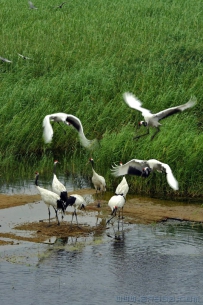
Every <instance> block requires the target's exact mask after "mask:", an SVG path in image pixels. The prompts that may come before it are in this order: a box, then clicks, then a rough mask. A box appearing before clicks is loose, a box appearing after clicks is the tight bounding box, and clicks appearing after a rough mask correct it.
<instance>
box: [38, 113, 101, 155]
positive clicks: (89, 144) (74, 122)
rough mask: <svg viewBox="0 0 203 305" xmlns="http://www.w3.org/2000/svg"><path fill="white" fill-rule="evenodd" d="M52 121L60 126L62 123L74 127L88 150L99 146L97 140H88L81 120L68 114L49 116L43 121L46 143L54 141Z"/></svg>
mask: <svg viewBox="0 0 203 305" xmlns="http://www.w3.org/2000/svg"><path fill="white" fill-rule="evenodd" d="M50 121H53V122H57V123H59V124H60V122H62V123H64V124H66V125H71V126H73V127H74V128H75V129H76V130H77V132H78V135H79V139H80V142H81V144H82V145H83V146H84V147H85V148H88V149H94V148H95V147H96V145H97V139H94V140H88V139H87V138H86V136H85V134H84V132H83V126H82V123H81V121H80V119H79V118H77V117H76V116H74V115H72V114H66V113H62V112H59V113H53V114H48V115H46V116H45V117H44V119H43V128H44V130H43V138H44V141H45V143H49V142H51V140H52V137H53V128H52V125H51V123H50Z"/></svg>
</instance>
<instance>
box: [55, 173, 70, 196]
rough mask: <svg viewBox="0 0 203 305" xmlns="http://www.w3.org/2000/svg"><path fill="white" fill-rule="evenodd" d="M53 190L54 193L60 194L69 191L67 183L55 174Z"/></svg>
mask: <svg viewBox="0 0 203 305" xmlns="http://www.w3.org/2000/svg"><path fill="white" fill-rule="evenodd" d="M52 190H53V192H54V193H56V194H58V195H59V196H60V194H61V192H67V190H66V187H65V185H63V183H61V182H60V181H59V180H58V178H57V176H56V175H55V174H53V180H52Z"/></svg>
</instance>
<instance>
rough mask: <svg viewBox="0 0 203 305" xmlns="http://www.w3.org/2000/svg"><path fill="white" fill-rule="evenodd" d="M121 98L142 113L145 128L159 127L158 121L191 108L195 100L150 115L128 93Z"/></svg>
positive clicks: (135, 98) (137, 100)
mask: <svg viewBox="0 0 203 305" xmlns="http://www.w3.org/2000/svg"><path fill="white" fill-rule="evenodd" d="M123 98H124V101H125V102H126V104H127V105H128V106H129V107H131V108H133V109H136V110H138V111H140V112H141V113H142V116H143V117H144V119H145V122H146V123H147V126H150V127H159V126H160V125H161V124H160V123H159V120H162V119H164V118H166V117H168V116H170V115H172V114H174V113H177V112H180V111H183V110H185V109H188V108H191V107H193V106H194V105H195V104H196V99H195V98H191V99H190V100H189V101H188V102H187V103H186V104H183V105H180V106H175V107H171V108H168V109H165V110H162V111H160V112H158V113H155V114H152V113H151V111H150V110H148V109H146V108H143V107H142V102H141V101H140V100H139V99H138V98H137V97H136V96H134V95H133V94H132V93H129V92H126V93H124V94H123Z"/></svg>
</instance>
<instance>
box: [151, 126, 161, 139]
mask: <svg viewBox="0 0 203 305" xmlns="http://www.w3.org/2000/svg"><path fill="white" fill-rule="evenodd" d="M159 131H160V128H159V127H156V132H155V133H154V134H153V136H152V137H151V140H153V139H154V137H155V136H156V135H157V133H158V132H159Z"/></svg>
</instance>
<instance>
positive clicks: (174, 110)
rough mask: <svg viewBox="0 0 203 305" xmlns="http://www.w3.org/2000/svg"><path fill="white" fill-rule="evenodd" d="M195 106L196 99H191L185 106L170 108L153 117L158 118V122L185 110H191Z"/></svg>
mask: <svg viewBox="0 0 203 305" xmlns="http://www.w3.org/2000/svg"><path fill="white" fill-rule="evenodd" d="M195 104H196V98H195V97H193V98H191V99H190V100H189V101H188V102H187V103H186V104H183V105H180V106H176V107H171V108H168V109H165V110H163V111H160V112H158V113H156V114H154V116H156V117H157V118H158V120H162V119H164V118H166V117H168V116H170V115H172V114H175V113H178V112H181V111H183V110H185V109H188V108H191V107H193V106H194V105H195Z"/></svg>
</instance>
